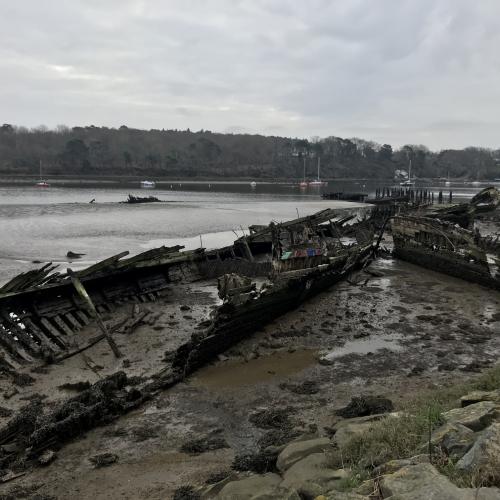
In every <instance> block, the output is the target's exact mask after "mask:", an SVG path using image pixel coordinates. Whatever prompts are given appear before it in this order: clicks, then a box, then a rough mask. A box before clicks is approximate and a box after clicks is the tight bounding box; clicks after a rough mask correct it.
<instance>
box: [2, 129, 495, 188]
mask: <svg viewBox="0 0 500 500" xmlns="http://www.w3.org/2000/svg"><path fill="white" fill-rule="evenodd" d="M318 159H319V160H320V161H321V176H322V177H323V178H380V179H381V178H392V177H393V176H394V174H395V172H397V171H398V170H408V166H409V164H410V161H411V165H412V176H413V175H415V176H417V177H421V178H422V177H448V176H449V177H450V178H464V179H472V180H480V179H493V178H498V177H500V149H496V150H494V149H486V148H478V147H468V148H465V149H445V150H442V151H437V152H436V151H430V150H429V149H428V148H427V147H425V146H423V145H415V144H413V145H412V144H409V145H405V146H403V147H401V148H398V149H393V148H392V146H391V145H390V144H378V143H376V142H373V141H366V140H363V139H359V138H350V139H343V138H340V137H333V136H331V137H325V138H319V137H314V138H312V139H310V140H309V139H300V138H290V137H277V136H263V135H250V134H221V133H214V132H210V131H207V130H200V131H198V132H192V131H190V130H189V129H188V130H157V129H152V130H140V129H134V128H129V127H126V126H121V127H120V128H107V127H96V126H93V125H91V126H87V127H73V128H68V127H66V126H58V127H57V128H55V129H48V128H47V127H43V126H41V127H37V128H32V129H27V128H25V127H16V126H13V125H10V124H4V125H2V126H1V127H0V173H2V174H14V175H32V174H36V173H37V172H38V169H39V163H40V161H41V162H42V164H43V171H44V175H81V176H86V175H88V176H99V175H127V176H128V175H130V176H132V175H134V176H149V177H155V176H156V177H181V178H185V177H204V178H207V177H209V178H227V177H232V178H269V179H272V178H285V179H292V178H294V179H297V178H301V177H302V176H303V173H304V167H305V170H306V177H308V178H312V177H315V175H316V165H317V161H318Z"/></svg>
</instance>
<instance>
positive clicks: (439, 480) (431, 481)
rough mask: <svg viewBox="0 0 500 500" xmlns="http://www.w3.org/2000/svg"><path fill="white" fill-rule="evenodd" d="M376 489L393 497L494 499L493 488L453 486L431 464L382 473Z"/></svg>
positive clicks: (399, 499) (406, 499)
mask: <svg viewBox="0 0 500 500" xmlns="http://www.w3.org/2000/svg"><path fill="white" fill-rule="evenodd" d="M379 484H380V490H381V492H382V495H383V498H387V499H389V498H393V497H394V498H395V499H397V500H423V499H425V500H494V499H495V498H496V499H498V498H499V497H498V496H491V495H494V494H496V495H498V493H499V492H500V490H498V489H497V488H479V489H472V488H464V489H461V488H459V487H458V486H455V485H454V484H453V483H452V482H451V481H450V480H449V479H448V478H447V477H445V476H443V475H441V474H439V472H438V471H437V470H436V469H435V468H434V467H433V466H432V465H431V464H418V465H411V466H408V467H403V468H402V469H399V470H398V471H397V472H394V473H393V474H389V475H387V476H382V478H381V479H380V483H379Z"/></svg>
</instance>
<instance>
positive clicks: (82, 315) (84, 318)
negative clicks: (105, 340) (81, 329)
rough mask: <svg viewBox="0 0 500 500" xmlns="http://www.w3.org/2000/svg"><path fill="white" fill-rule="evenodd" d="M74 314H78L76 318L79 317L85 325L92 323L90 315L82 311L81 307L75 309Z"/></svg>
mask: <svg viewBox="0 0 500 500" xmlns="http://www.w3.org/2000/svg"><path fill="white" fill-rule="evenodd" d="M74 315H75V316H76V318H77V319H78V321H79V322H80V323H82V325H83V326H85V325H88V324H89V323H90V320H89V318H88V316H87V315H86V314H85V313H84V312H83V311H81V310H80V309H78V310H77V311H75V312H74Z"/></svg>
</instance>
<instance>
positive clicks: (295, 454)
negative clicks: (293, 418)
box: [276, 438, 332, 472]
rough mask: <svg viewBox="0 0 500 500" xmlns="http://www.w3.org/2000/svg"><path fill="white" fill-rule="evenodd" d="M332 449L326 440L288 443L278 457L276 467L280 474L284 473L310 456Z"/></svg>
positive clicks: (318, 439)
mask: <svg viewBox="0 0 500 500" xmlns="http://www.w3.org/2000/svg"><path fill="white" fill-rule="evenodd" d="M331 448H332V443H331V442H330V440H329V439H328V438H317V439H309V440H307V441H296V442H293V443H290V444H289V445H288V446H286V447H285V448H284V450H283V451H282V452H281V453H280V454H279V455H278V461H277V462H276V465H277V467H278V470H279V471H280V472H285V471H286V470H287V469H289V468H290V467H291V466H292V465H293V464H294V463H296V462H298V461H299V460H302V459H303V458H305V457H307V456H309V455H311V454H312V453H321V452H324V451H327V450H329V449H331Z"/></svg>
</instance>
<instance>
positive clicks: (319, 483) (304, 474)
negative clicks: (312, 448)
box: [281, 453, 349, 498]
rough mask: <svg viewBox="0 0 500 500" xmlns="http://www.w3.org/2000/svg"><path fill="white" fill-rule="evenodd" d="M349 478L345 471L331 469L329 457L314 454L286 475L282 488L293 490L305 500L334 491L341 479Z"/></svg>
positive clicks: (292, 467) (295, 465)
mask: <svg viewBox="0 0 500 500" xmlns="http://www.w3.org/2000/svg"><path fill="white" fill-rule="evenodd" d="M347 477H349V472H348V471H346V470H345V469H338V470H333V469H330V468H329V459H328V455H327V454H325V453H313V454H311V455H309V456H307V457H306V458H303V459H302V460H300V461H298V462H296V463H295V464H294V465H292V466H291V467H290V468H289V469H288V470H287V471H286V472H285V473H284V474H283V482H282V483H281V486H282V487H284V488H293V489H295V490H297V492H298V493H299V494H300V495H301V496H302V497H305V498H314V497H315V496H318V495H322V494H325V493H326V492H328V491H330V490H332V489H333V488H334V486H335V484H336V483H338V482H339V481H340V480H341V479H345V478H347Z"/></svg>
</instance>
